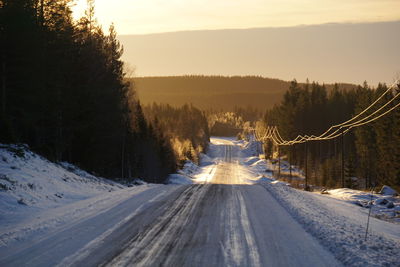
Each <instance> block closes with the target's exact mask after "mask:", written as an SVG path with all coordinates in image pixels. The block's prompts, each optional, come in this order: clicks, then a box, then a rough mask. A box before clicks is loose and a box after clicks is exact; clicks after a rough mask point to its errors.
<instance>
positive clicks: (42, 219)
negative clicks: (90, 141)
mask: <svg viewBox="0 0 400 267" xmlns="http://www.w3.org/2000/svg"><path fill="white" fill-rule="evenodd" d="M151 186H152V185H146V186H140V187H132V188H128V187H125V186H123V185H121V184H118V183H115V182H112V181H110V180H107V179H103V178H98V177H95V176H93V175H91V174H89V173H87V172H85V171H83V170H80V169H79V168H77V167H75V166H73V165H71V164H68V163H60V164H55V163H52V162H50V161H48V160H47V159H45V158H43V157H41V156H39V155H37V154H35V153H33V152H31V151H30V150H29V149H28V148H27V147H25V146H16V145H0V248H2V247H4V246H8V245H9V244H11V243H15V242H21V241H23V240H26V239H30V238H35V237H40V236H41V235H43V234H45V233H49V232H51V231H52V230H54V229H56V228H59V227H62V226H64V225H68V224H70V223H71V222H74V221H79V220H81V219H83V218H87V217H90V216H94V215H96V214H98V213H99V212H103V211H105V210H107V209H110V208H112V207H114V206H115V205H117V204H118V203H120V202H122V201H124V200H125V199H127V198H129V197H131V196H132V195H134V194H137V193H140V192H142V191H144V190H146V189H148V187H151Z"/></svg>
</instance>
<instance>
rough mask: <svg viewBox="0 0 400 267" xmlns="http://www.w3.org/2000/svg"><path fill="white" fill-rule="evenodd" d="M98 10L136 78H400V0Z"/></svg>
mask: <svg viewBox="0 0 400 267" xmlns="http://www.w3.org/2000/svg"><path fill="white" fill-rule="evenodd" d="M95 6H96V8H95V13H96V17H97V19H98V22H99V24H100V25H102V26H103V29H104V30H107V28H108V27H109V25H110V24H111V23H114V24H115V27H116V30H117V33H118V35H119V37H118V38H119V40H120V41H121V43H122V44H123V46H124V55H123V57H122V59H123V60H124V61H125V62H126V65H127V66H130V69H131V70H133V71H134V72H133V74H134V76H170V75H198V74H200V75H203V74H204V75H227V76H232V75H260V76H264V77H269V78H278V79H284V80H291V79H293V78H296V79H297V80H298V81H300V82H304V81H305V80H306V79H307V78H308V79H310V80H311V81H318V82H320V83H324V82H325V83H332V82H347V83H357V84H361V83H362V82H363V81H364V80H366V81H367V82H369V83H370V84H371V85H377V83H378V82H385V83H390V82H393V81H394V79H395V78H400V65H399V63H398V62H400V53H398V47H400V35H399V34H398V33H399V32H400V0H96V2H95ZM85 8H86V0H77V2H76V5H75V6H74V7H73V11H74V16H75V18H79V17H80V16H81V15H82V14H83V12H84V10H85ZM227 29H229V30H227ZM234 29H235V30H234ZM255 29H260V31H255ZM262 29H264V30H262Z"/></svg>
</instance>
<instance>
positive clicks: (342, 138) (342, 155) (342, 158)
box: [340, 131, 344, 188]
mask: <svg viewBox="0 0 400 267" xmlns="http://www.w3.org/2000/svg"><path fill="white" fill-rule="evenodd" d="M340 142H341V143H342V151H341V152H342V153H341V160H342V173H341V176H342V177H341V178H342V188H344V133H343V131H342V135H341V138H340Z"/></svg>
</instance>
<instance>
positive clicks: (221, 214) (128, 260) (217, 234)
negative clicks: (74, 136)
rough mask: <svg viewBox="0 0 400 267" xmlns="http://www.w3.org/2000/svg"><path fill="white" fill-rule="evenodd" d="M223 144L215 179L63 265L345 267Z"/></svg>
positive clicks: (182, 192)
mask: <svg viewBox="0 0 400 267" xmlns="http://www.w3.org/2000/svg"><path fill="white" fill-rule="evenodd" d="M226 142H228V141H226ZM226 142H225V143H224V142H221V143H218V144H214V145H213V147H212V151H210V156H212V157H214V158H216V159H218V161H219V162H218V164H217V165H216V168H217V169H216V171H215V173H214V177H213V179H212V182H211V183H208V184H194V185H186V186H175V187H176V188H174V189H173V190H170V191H168V194H165V196H164V197H160V198H156V199H155V200H153V201H152V202H151V203H150V204H146V207H145V209H143V208H142V209H138V210H136V211H135V214H134V216H131V218H129V219H127V220H126V221H125V222H124V223H123V224H121V225H120V226H119V227H118V228H116V229H115V230H113V231H111V232H110V233H109V234H107V235H104V237H101V238H99V237H98V238H97V239H96V240H97V241H96V242H94V241H92V242H89V243H88V244H86V245H85V246H82V248H80V249H78V250H76V251H75V252H74V253H71V254H70V255H64V256H63V257H62V258H61V259H59V263H60V262H61V263H60V264H59V265H60V266H65V265H68V266H71V265H72V266H306V267H310V266H340V264H339V263H338V262H337V261H336V260H335V258H334V257H333V256H332V255H331V254H330V253H329V252H328V251H327V250H325V249H324V248H323V247H322V246H321V245H320V244H319V243H318V242H317V240H316V239H314V238H313V237H312V236H310V235H309V234H308V233H306V232H305V231H304V229H303V228H302V227H301V226H300V225H299V224H298V223H297V222H296V221H295V220H294V219H293V218H292V217H291V216H290V215H289V214H288V213H287V212H286V210H285V209H284V208H283V207H282V206H281V205H280V204H279V203H278V202H277V201H276V200H275V199H274V198H273V196H272V195H271V194H270V193H269V192H268V191H267V190H265V189H264V188H263V187H262V186H260V185H256V184H253V185H252V184H249V183H248V182H246V181H248V180H247V179H246V175H250V174H249V172H248V171H247V170H246V167H245V166H244V165H241V164H240V163H239V162H240V155H241V148H240V147H239V146H236V145H234V144H230V143H226ZM166 187H171V186H166ZM83 223H84V222H83ZM78 229H79V227H78ZM78 232H79V231H78ZM75 234H79V233H75ZM44 241H45V240H44ZM66 242H68V241H66ZM49 249H50V250H51V248H49ZM8 263H10V264H11V265H13V263H15V261H14V262H12V261H11V262H8ZM36 263H38V264H37V265H38V266H39V265H40V264H41V263H43V262H41V261H40V259H38V260H37V261H36ZM33 265H35V264H33ZM45 265H46V264H45ZM41 266H43V265H41Z"/></svg>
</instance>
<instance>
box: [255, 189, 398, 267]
mask: <svg viewBox="0 0 400 267" xmlns="http://www.w3.org/2000/svg"><path fill="white" fill-rule="evenodd" d="M262 185H263V186H264V187H265V188H266V189H267V190H268V191H269V192H270V193H271V194H272V195H273V196H274V197H275V198H276V199H277V200H278V201H279V202H280V203H281V205H282V206H284V207H285V208H286V210H287V211H288V212H289V213H290V214H291V215H292V216H293V217H294V218H295V219H296V220H297V221H298V222H299V223H300V224H302V225H303V227H304V228H305V230H306V231H307V232H309V233H310V234H311V235H313V236H314V237H316V238H317V239H318V240H320V242H321V243H322V245H324V246H325V247H327V248H328V249H329V250H330V251H331V252H332V253H333V254H334V255H335V257H336V258H337V259H338V260H340V261H341V262H342V263H344V264H345V265H351V266H398V264H399V254H398V253H399V251H400V225H398V224H394V223H389V222H386V221H382V220H378V219H376V218H371V219H370V230H369V233H368V236H367V240H366V241H365V240H364V238H365V231H366V224H367V216H368V210H367V209H363V208H361V207H357V206H355V205H353V204H349V203H346V202H343V201H340V200H336V199H332V198H328V197H326V196H323V195H317V194H313V193H310V192H305V191H300V190H296V189H293V188H291V187H289V186H286V185H283V184H281V183H278V184H272V183H267V182H262Z"/></svg>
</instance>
